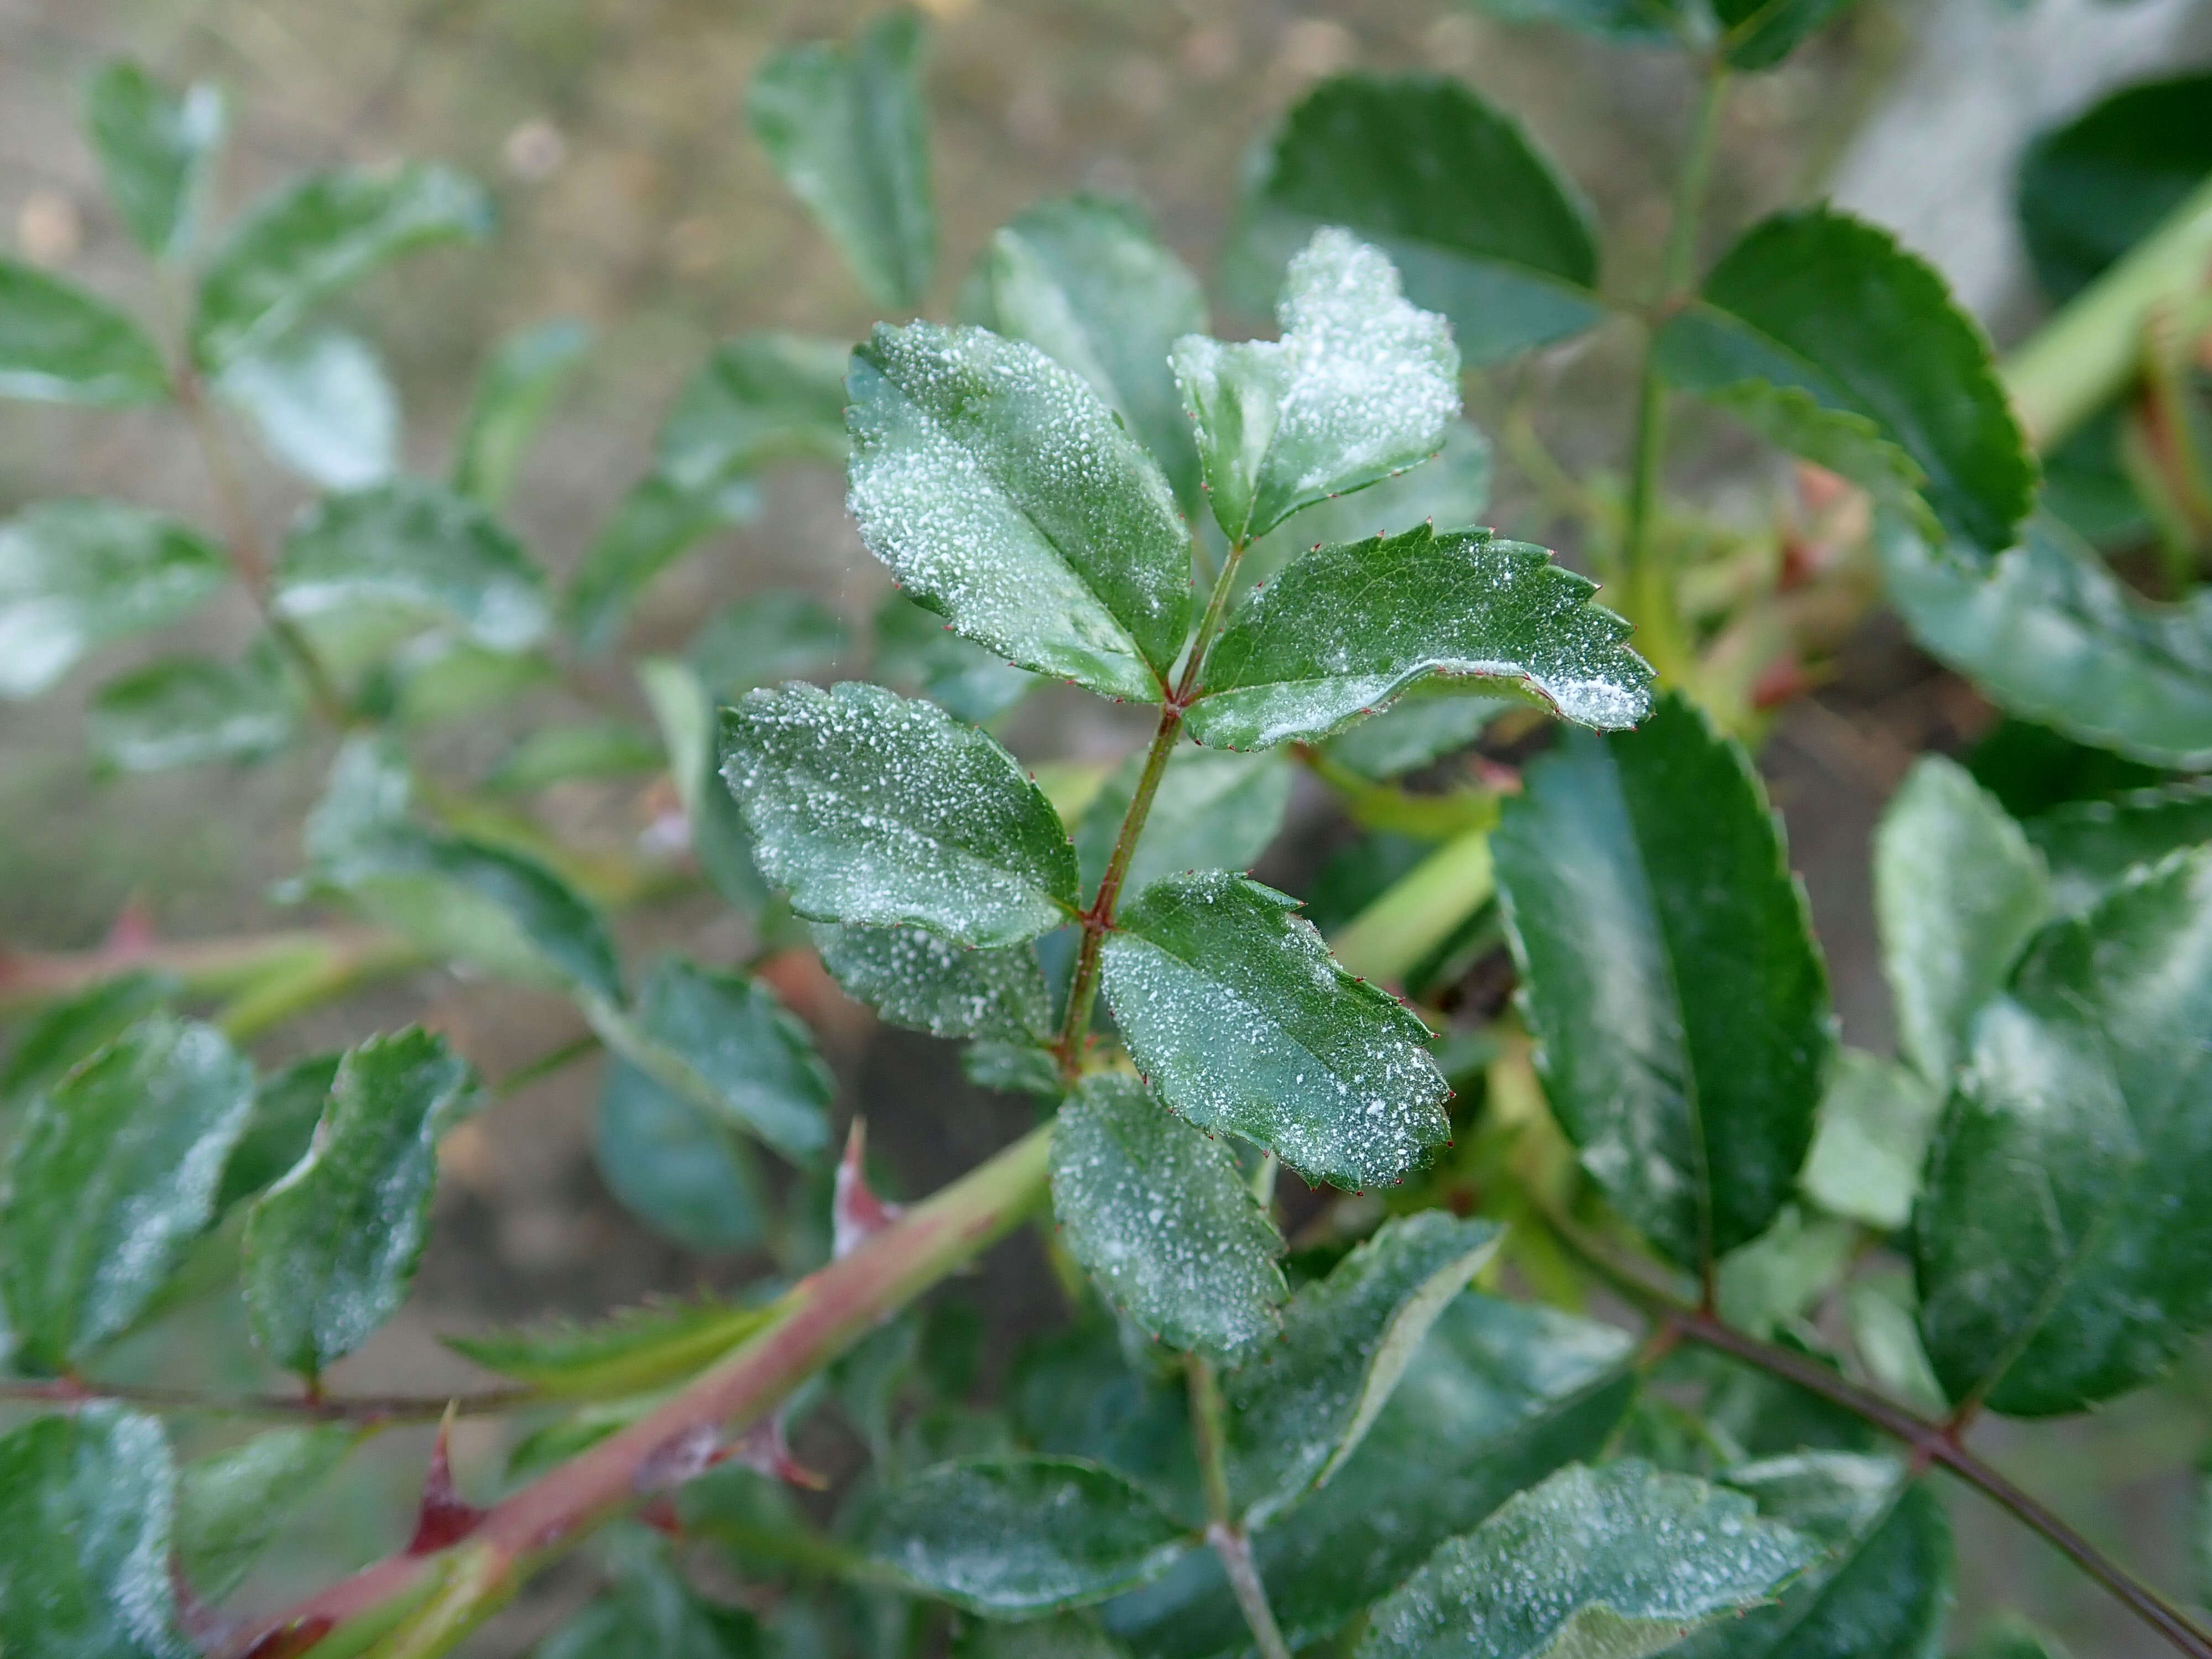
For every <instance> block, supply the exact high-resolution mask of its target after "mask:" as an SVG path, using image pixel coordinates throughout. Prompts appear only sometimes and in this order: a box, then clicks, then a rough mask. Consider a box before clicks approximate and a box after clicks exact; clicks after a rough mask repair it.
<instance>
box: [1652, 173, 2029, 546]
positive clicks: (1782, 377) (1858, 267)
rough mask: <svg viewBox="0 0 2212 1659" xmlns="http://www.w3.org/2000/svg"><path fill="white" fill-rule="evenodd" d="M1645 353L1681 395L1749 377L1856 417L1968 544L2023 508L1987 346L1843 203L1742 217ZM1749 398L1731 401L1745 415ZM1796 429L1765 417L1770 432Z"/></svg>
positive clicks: (2015, 456) (2000, 535) (2017, 445)
mask: <svg viewBox="0 0 2212 1659" xmlns="http://www.w3.org/2000/svg"><path fill="white" fill-rule="evenodd" d="M1656 350H1657V353H1658V364H1659V368H1660V372H1661V373H1662V374H1664V375H1665V376H1666V377H1667V379H1668V380H1669V381H1671V382H1672V383H1673V384H1674V385H1675V386H1680V387H1682V388H1684V389H1685V390H1686V391H1692V392H1717V393H1722V394H1727V393H1729V392H1731V390H1732V389H1733V388H1735V387H1738V386H1741V385H1742V384H1743V383H1744V382H1746V381H1764V382H1766V383H1767V384H1769V385H1771V386H1781V387H1785V388H1788V387H1795V388H1796V389H1797V390H1799V391H1801V392H1805V393H1806V394H1808V395H1809V396H1810V397H1811V398H1813V399H1814V401H1815V402H1816V403H1818V404H1820V406H1821V407H1823V408H1825V409H1831V410H1841V411H1844V413H1846V414H1850V415H1857V416H1861V417H1863V419H1865V420H1867V421H1869V422H1872V423H1873V424H1874V426H1875V428H1876V429H1877V430H1878V432H1879V434H1880V435H1881V437H1882V438H1884V439H1886V440H1887V441H1890V442H1892V443H1893V444H1895V445H1896V446H1897V447H1899V448H1900V449H1902V450H1903V451H1904V452H1905V453H1906V454H1907V455H1909V456H1911V458H1912V460H1913V462H1914V464H1915V465H1917V466H1918V467H1919V468H1920V469H1921V471H1923V472H1924V473H1925V474H1926V476H1927V485H1926V492H1927V496H1928V502H1929V507H1932V508H1933V509H1934V511H1935V513H1936V517H1937V518H1938V519H1939V520H1942V523H1943V525H1944V526H1945V527H1946V528H1947V529H1948V530H1949V531H1950V532H1952V533H1953V534H1954V535H1957V536H1961V537H1964V538H1966V540H1967V541H1968V542H1970V543H1972V544H1973V545H1974V546H1976V547H1980V548H2000V547H2003V546H2004V545H2006V544H2008V542H2009V541H2010V540H2011V538H2012V535H2013V532H2014V530H2015V528H2016V527H2017V526H2018V525H2019V523H2020V521H2021V520H2022V519H2024V518H2026V517H2027V513H2028V509H2029V508H2030V507H2031V506H2032V505H2033V495H2034V489H2035V483H2036V466H2035V461H2034V459H2033V456H2032V455H2031V454H2030V453H2028V450H2027V443H2026V441H2025V440H2024V439H2023V438H2022V436H2021V431H2020V426H2019V423H2018V422H2017V421H2015V419H2014V417H2013V414H2012V409H2011V405H2010V404H2009V403H2008V401H2007V399H2006V396H2005V392H2004V388H2003V387H2002V386H2001V385H2000V384H1999V383H1998V380H1997V377H1996V368H1995V365H1994V363H1993V362H1992V361H1991V358H1990V346H1989V342H1988V341H1987V340H1986V339H1985V338H1984V337H1983V335H1982V332H1981V331H1980V329H1979V328H1978V326H1977V325H1975V324H1974V322H1973V321H1972V319H1970V318H1968V317H1967V316H1966V313H1964V312H1962V311H1960V309H1959V308H1958V307H1957V306H1956V305H1955V304H1954V301H1952V299H1951V296H1950V294H1949V291H1948V289H1946V288H1945V286H1944V283H1943V279H1942V276H1939V275H1937V273H1936V270H1935V269H1934V268H1933V267H1932V266H1930V265H1929V264H1925V263H1924V262H1923V261H1922V260H1921V259H1920V258H1918V257H1917V255H1914V254H1911V253H1908V252H1905V250H1904V249H1903V248H1902V247H1900V246H1898V244H1897V242H1896V240H1894V239H1893V237H1892V236H1891V235H1890V234H1889V233H1888V232H1887V231H1885V230H1881V229H1878V228H1875V226H1872V225H1869V224H1867V223H1864V222H1861V221H1859V220H1857V219H1854V218H1852V217H1850V216H1849V215H1847V214H1844V213H1841V212H1838V211H1836V210H1832V209H1828V208H1809V209H1801V210H1791V211H1790V212H1787V213H1780V214H1777V215H1775V216H1773V217H1772V218H1770V219H1767V220H1765V221H1763V222H1760V223H1759V224H1757V225H1754V226H1753V228H1751V230H1750V231H1749V232H1747V234H1745V235H1744V237H1743V238H1742V240H1740V241H1738V242H1737V243H1736V245H1735V246H1734V247H1733V248H1731V249H1729V252H1728V253H1727V254H1726V255H1724V256H1723V258H1722V259H1721V262H1720V263H1719V264H1717V265H1716V266H1715V267H1714V268H1713V270H1711V272H1710V273H1709V274H1708V275H1707V276H1706V278H1705V286H1704V289H1702V291H1701V292H1700V295H1699V300H1698V302H1697V303H1696V304H1695V305H1693V306H1692V307H1689V308H1688V309H1686V310H1685V311H1683V312H1680V313H1678V314H1677V315H1676V316H1675V317H1674V319H1672V320H1671V321H1669V322H1668V324H1667V325H1665V326H1664V327H1663V328H1662V330H1661V331H1660V332H1659V336H1658V343H1657V346H1656ZM1764 408H1766V406H1765V405H1758V406H1754V405H1752V404H1739V405H1736V406H1735V412H1736V413H1738V414H1741V415H1744V416H1747V418H1752V419H1754V420H1756V419H1757V418H1759V414H1760V412H1761V410H1762V409H1764ZM1783 408H1784V406H1783V405H1779V404H1777V405H1773V406H1772V407H1771V410H1770V411H1769V412H1779V411H1781V410H1783ZM1798 430H1802V425H1799V426H1796V427H1793V426H1791V425H1790V424H1788V423H1777V424H1775V425H1773V426H1772V427H1771V428H1770V429H1769V435H1771V436H1772V437H1774V438H1775V439H1777V441H1790V439H1791V438H1792V437H1793V436H1794V435H1795V434H1796V431H1798ZM1814 459H1821V458H1820V457H1818V456H1816V457H1814Z"/></svg>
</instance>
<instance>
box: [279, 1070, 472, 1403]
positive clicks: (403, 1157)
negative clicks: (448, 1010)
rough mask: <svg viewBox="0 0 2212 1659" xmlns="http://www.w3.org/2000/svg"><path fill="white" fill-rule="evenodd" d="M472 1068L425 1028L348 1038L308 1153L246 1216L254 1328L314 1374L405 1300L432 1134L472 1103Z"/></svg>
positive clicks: (432, 1176)
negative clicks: (355, 1040) (354, 1041)
mask: <svg viewBox="0 0 2212 1659" xmlns="http://www.w3.org/2000/svg"><path fill="white" fill-rule="evenodd" d="M476 1105H477V1088H476V1078H475V1074H474V1073H472V1072H471V1070H470V1068H469V1066H468V1064H467V1062H466V1061H465V1060H461V1059H459V1057H458V1056H456V1055H454V1054H452V1053H451V1052H450V1051H448V1050H447V1047H446V1044H445V1042H444V1040H443V1039H442V1038H440V1037H435V1036H430V1035H429V1034H428V1033H427V1032H424V1031H421V1030H408V1031H400V1032H397V1033H394V1034H393V1035H392V1036H378V1037H371V1038H369V1039H368V1041H367V1042H363V1043H361V1044H359V1045H358V1046H356V1047H355V1048H351V1049H349V1050H348V1051H347V1053H346V1057H345V1059H344V1060H343V1061H342V1062H341V1063H340V1064H339V1066H338V1069H337V1077H336V1079H334V1080H333V1081H332V1083H331V1097H330V1103H329V1104H328V1105H327V1106H325V1108H324V1109H323V1118H322V1121H321V1123H320V1124H319V1126H318V1127H317V1128H316V1131H315V1137H314V1140H313V1144H312V1145H311V1146H310V1147H309V1148H308V1152H307V1157H306V1158H302V1159H301V1161H300V1162H299V1163H298V1164H295V1165H294V1166H293V1168H292V1170H291V1171H290V1173H289V1174H288V1175H286V1176H284V1178H283V1180H281V1181H279V1182H277V1183H276V1185H275V1186H274V1187H272V1188H270V1189H269V1190H268V1191H267V1192H266V1193H264V1194H262V1195H261V1197H259V1198H258V1199H256V1200H254V1203H253V1207H252V1209H251V1210H250V1211H248V1212H246V1264H245V1271H244V1282H245V1288H246V1309H247V1310H248V1312H249V1313H250V1314H251V1315H252V1320H253V1334H254V1337H255V1339H256V1340H258V1342H259V1343H260V1345H261V1346H262V1348H263V1350H264V1352H267V1353H268V1355H269V1357H270V1358H272V1359H274V1360H275V1361H276V1363H277V1364H280V1365H282V1366H283V1367H284V1368H285V1369H286V1370H292V1371H298V1372H300V1373H301V1374H302V1375H304V1376H314V1375H316V1374H317V1373H319V1372H320V1371H321V1370H323V1369H324V1368H325V1366H327V1365H328V1364H330V1363H331V1361H332V1360H334V1359H337V1358H342V1357H343V1356H344V1355H346V1354H349V1353H351V1352H353V1351H354V1350H355V1349H356V1348H357V1347H359V1346H361V1345H362V1342H364V1341H365V1340H368V1336H369V1334H370V1333H371V1332H373V1331H374V1330H375V1329H376V1328H377V1327H378V1326H380V1325H381V1324H382V1323H383V1322H385V1321H386V1320H387V1319H389V1318H391V1317H392V1315H393V1314H394V1313H397V1312H398V1310H399V1304H401V1303H402V1302H404V1300H405V1299H406V1297H407V1287H408V1285H410V1283H411V1282H412V1281H413V1279H414V1277H415V1266H416V1261H418V1260H420V1258H421V1256H422V1244H423V1242H424V1240H425V1238H426V1237H428V1233H429V1226H430V1199H431V1195H432V1193H433V1191H434V1190H435V1188H436V1185H437V1180H438V1142H439V1140H440V1139H441V1137H442V1136H443V1135H444V1134H445V1133H446V1131H447V1130H448V1129H450V1128H452V1127H453V1126H454V1125H455V1124H456V1123H458V1122H459V1121H460V1120H461V1119H462V1118H464V1117H465V1116H466V1115H468V1114H469V1113H470V1112H471V1111H472V1110H474V1109H475V1108H476Z"/></svg>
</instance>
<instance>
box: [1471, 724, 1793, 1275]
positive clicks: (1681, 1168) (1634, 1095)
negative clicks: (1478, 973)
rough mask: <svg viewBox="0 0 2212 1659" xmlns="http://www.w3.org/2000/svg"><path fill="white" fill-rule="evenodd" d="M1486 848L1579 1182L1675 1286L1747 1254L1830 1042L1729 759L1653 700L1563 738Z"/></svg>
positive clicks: (1731, 748)
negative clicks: (1670, 1274) (1606, 1201)
mask: <svg viewBox="0 0 2212 1659" xmlns="http://www.w3.org/2000/svg"><path fill="white" fill-rule="evenodd" d="M1689 801H1694V802H1696V803H1697V808H1696V810H1695V811H1686V810H1684V803H1685V802H1689ZM1492 850H1493V852H1494V854H1495V855H1496V859H1497V865H1498V893H1499V897H1500V899H1501V901H1502V902H1503V904H1504V915H1505V921H1506V930H1507V933H1508V935H1509V937H1510V939H1511V942H1512V945H1513V952H1514V957H1515V959H1516V962H1517V963H1519V965H1520V969H1521V982H1522V993H1521V995H1522V1011H1523V1013H1524V1015H1525V1017H1526V1018H1527V1019H1528V1024H1529V1026H1530V1029H1531V1030H1533V1031H1534V1034H1535V1036H1536V1039H1537V1042H1538V1044H1539V1050H1538V1058H1539V1064H1540V1066H1541V1071H1542V1073H1543V1077H1544V1082H1545V1092H1546V1094H1547V1097H1549V1099H1550V1102H1551V1105H1552V1109H1553V1112H1554V1113H1555V1114H1557V1115H1558V1117H1559V1123H1560V1126H1561V1127H1563V1128H1565V1130H1566V1132H1567V1134H1568V1137H1569V1138H1570V1139H1572V1140H1573V1141H1574V1143H1575V1144H1576V1146H1577V1147H1579V1148H1580V1149H1581V1153H1582V1159H1583V1165H1584V1167H1585V1168H1587V1169H1588V1170H1589V1172H1590V1173H1591V1175H1592V1176H1595V1178H1596V1180H1597V1181H1598V1182H1599V1184H1600V1185H1601V1186H1602V1187H1603V1188H1605V1189H1606V1192H1607V1195H1608V1196H1609V1197H1610V1198H1611V1199H1612V1200H1613V1203H1614V1204H1615V1205H1616V1206H1619V1208H1620V1211H1621V1212H1622V1213H1623V1214H1624V1215H1625V1216H1626V1217H1627V1218H1628V1219H1629V1220H1631V1221H1632V1222H1633V1223H1634V1224H1635V1225H1637V1226H1638V1228H1640V1229H1641V1230H1642V1231H1644V1234H1645V1236H1646V1237H1649V1238H1650V1240H1651V1241H1652V1243H1655V1244H1656V1245H1657V1246H1658V1247H1659V1248H1660V1249H1662V1250H1663V1251H1665V1252H1666V1253H1667V1254H1668V1255H1670V1256H1672V1257H1674V1260H1676V1261H1680V1262H1681V1263H1682V1264H1683V1265H1685V1266H1686V1267H1692V1268H1695V1267H1700V1266H1701V1265H1705V1266H1709V1265H1710V1264H1711V1263H1712V1262H1713V1261H1716V1260H1717V1258H1718V1257H1720V1256H1722V1255H1726V1254H1727V1253H1728V1252H1729V1250H1732V1249H1735V1247H1736V1246H1737V1245H1739V1244H1743V1243H1748V1242H1750V1241H1751V1240H1752V1239H1753V1238H1756V1237H1759V1234H1761V1233H1763V1232H1765V1231H1766V1229H1767V1227H1768V1225H1770V1224H1771V1222H1772V1221H1773V1219H1774V1218H1775V1216H1776V1214H1777V1213H1778V1212H1779V1211H1780V1209H1781V1207H1782V1206H1783V1204H1784V1202H1785V1201H1786V1200H1788V1199H1789V1197H1790V1192H1791V1190H1792V1188H1794V1187H1795V1186H1796V1177H1797V1170H1798V1168H1799V1166H1800V1165H1801V1164H1802V1163H1803V1162H1804V1158H1805V1152H1806V1149H1807V1148H1808V1146H1810V1144H1811V1142H1812V1139H1813V1124H1814V1109H1815V1108H1816V1107H1817V1105H1818V1104H1819V1102H1820V1092H1821V1087H1822V1083H1823V1080H1824V1078H1825V1075H1826V1069H1827V1063H1828V1057H1829V1052H1830V1049H1831V1048H1832V1044H1833V1040H1834V1039H1833V1035H1832V1021H1831V1018H1830V1015H1829V1011H1828V987H1827V981H1826V974H1825V972H1824V970H1823V969H1822V966H1821V961H1820V952H1819V950H1818V948H1817V947H1816V946H1815V945H1814V942H1813V935H1812V927H1811V921H1810V919H1809V917H1808V915H1807V913H1806V907H1805V897H1804V894H1803V892H1802V890H1801V889H1800V888H1799V887H1798V885H1797V884H1796V881H1795V880H1794V879H1793V878H1791V876H1790V868H1789V866H1788V863H1787V861H1786V859H1785V855H1784V847H1783V842H1782V834H1781V829H1780V827H1779V826H1778V823H1776V821H1775V817H1774V815H1773V813H1772V812H1771V810H1770V809H1769V807H1768V805H1767V802H1766V794H1765V790H1764V789H1763V788H1762V787H1760V785H1759V778H1758V775H1757V774H1756V773H1755V772H1753V769H1752V766H1751V762H1750V758H1749V757H1747V755H1746V754H1745V753H1744V751H1743V750H1742V748H1741V746H1740V745H1739V744H1735V743H1733V742H1731V741H1729V740H1728V739H1727V738H1723V737H1722V736H1721V735H1720V733H1719V732H1717V731H1716V730H1715V729H1714V728H1713V726H1712V725H1711V722H1710V721H1709V720H1707V719H1706V718H1705V715H1704V714H1701V713H1700V712H1699V710H1698V709H1697V708H1694V707H1693V706H1692V704H1690V703H1688V702H1686V701H1684V700H1682V699H1681V698H1680V697H1676V696H1668V697H1665V698H1662V699H1661V700H1660V702H1658V703H1657V704H1656V706H1655V707H1654V708H1653V711H1652V714H1651V718H1650V720H1647V721H1646V722H1645V723H1644V725H1643V726H1639V727H1638V728H1637V730H1636V731H1634V732H1628V733H1625V734H1622V735H1619V736H1615V737H1612V738H1604V739H1600V738H1595V737H1591V736H1589V735H1587V734H1585V733H1583V732H1573V731H1570V732H1566V733H1565V734H1564V735H1563V738H1562V740H1561V742H1560V743H1559V745H1558V746H1557V747H1556V748H1555V749H1554V750H1553V751H1552V753H1551V754H1549V755H1547V756H1546V757H1544V758H1543V759H1542V760H1541V761H1539V762H1538V763H1536V764H1534V766H1532V767H1530V768H1529V769H1528V774H1527V780H1526V789H1525V792H1524V793H1522V795H1520V796H1519V797H1517V798H1516V799H1512V800H1510V801H1508V802H1507V803H1506V806H1505V812H1504V821H1503V823H1501V824H1500V825H1499V827H1498V833H1497V834H1496V835H1495V836H1493V837H1492Z"/></svg>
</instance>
